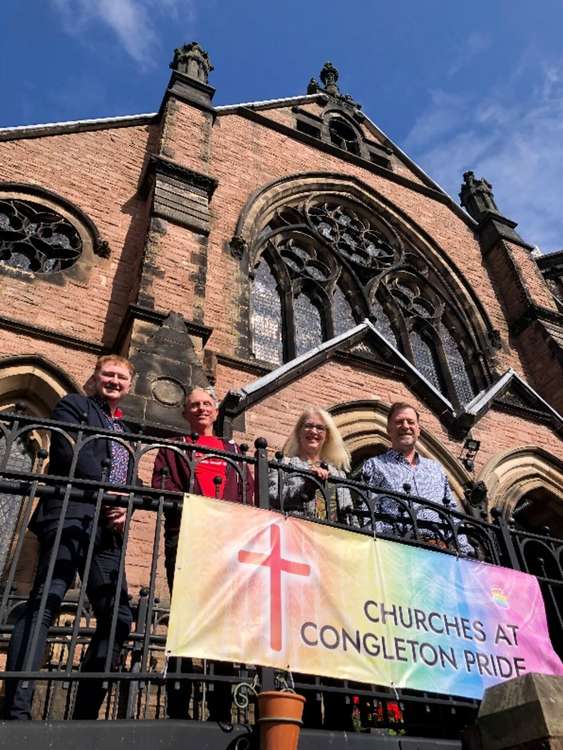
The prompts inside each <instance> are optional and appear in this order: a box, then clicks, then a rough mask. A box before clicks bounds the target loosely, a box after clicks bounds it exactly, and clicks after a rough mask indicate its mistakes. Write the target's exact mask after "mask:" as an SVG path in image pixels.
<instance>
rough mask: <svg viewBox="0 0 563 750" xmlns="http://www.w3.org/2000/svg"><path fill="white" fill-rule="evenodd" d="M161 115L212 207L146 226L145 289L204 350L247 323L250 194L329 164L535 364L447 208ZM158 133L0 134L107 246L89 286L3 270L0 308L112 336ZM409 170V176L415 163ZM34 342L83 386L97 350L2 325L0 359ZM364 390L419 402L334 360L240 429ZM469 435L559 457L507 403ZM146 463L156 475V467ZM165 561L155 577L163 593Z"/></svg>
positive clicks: (283, 429)
mask: <svg viewBox="0 0 563 750" xmlns="http://www.w3.org/2000/svg"><path fill="white" fill-rule="evenodd" d="M165 111H166V116H165V120H164V123H163V126H162V132H161V138H160V142H159V145H158V146H157V145H156V142H157V140H158V138H159V132H160V131H157V130H156V127H157V126H154V131H153V132H152V140H153V142H154V144H155V145H154V146H153V150H160V153H162V154H163V155H164V156H166V157H167V158H170V159H173V160H175V161H176V162H178V163H179V164H181V165H183V166H185V167H188V168H190V169H193V170H195V171H197V172H200V173H203V174H208V175H210V176H212V177H214V178H216V179H217V180H218V187H217V190H216V192H215V194H214V196H213V198H212V201H211V204H210V214H211V231H210V235H209V237H208V238H206V237H205V236H204V235H201V234H195V233H193V232H191V231H190V230H189V229H186V228H181V227H178V226H175V225H173V224H171V223H168V222H162V224H163V226H164V227H165V230H166V231H165V233H163V234H162V233H161V234H157V233H154V234H153V235H151V244H150V247H149V250H148V252H149V253H150V256H151V260H152V262H154V263H155V265H156V267H157V272H156V273H154V274H152V275H151V276H150V277H147V280H146V284H147V286H146V288H144V290H143V291H144V293H145V294H147V295H148V296H149V297H150V296H152V297H153V298H154V306H155V308H156V309H157V310H159V311H163V312H167V311H169V310H175V311H178V312H180V313H182V314H183V315H185V316H186V317H187V318H195V319H202V320H203V322H204V323H205V324H207V325H209V326H212V327H213V335H212V337H211V339H210V340H209V342H208V348H209V349H212V350H214V351H216V352H219V353H222V354H225V355H229V356H232V355H233V354H234V353H235V352H236V348H237V341H238V335H239V334H238V328H239V327H240V325H241V323H243V322H244V321H243V319H242V318H243V316H242V314H241V312H240V310H239V302H240V297H241V293H242V292H243V291H244V289H245V288H247V279H246V278H245V277H244V276H243V273H242V271H241V264H240V261H239V260H237V259H235V258H233V257H232V255H231V254H230V252H229V251H228V247H227V245H228V242H229V240H230V239H231V237H232V236H233V234H234V232H235V227H236V224H237V220H238V218H239V216H240V213H241V211H242V209H243V207H244V206H245V204H246V202H247V201H248V200H249V198H250V196H251V195H252V194H253V193H254V192H255V191H257V190H259V189H260V188H262V187H263V186H264V185H265V184H267V183H269V182H271V181H273V180H277V179H279V178H281V177H284V176H287V175H296V174H303V173H309V172H319V171H326V172H332V173H339V174H341V175H343V176H353V177H356V178H358V179H360V180H362V181H363V182H364V183H365V184H366V185H367V186H369V188H371V189H372V190H373V191H375V192H376V193H378V194H379V195H381V196H382V197H384V198H386V199H387V200H388V201H390V202H391V203H392V204H393V205H394V206H395V207H397V209H400V210H401V211H403V212H404V214H405V215H406V216H407V217H408V219H409V220H410V221H412V222H414V223H416V224H417V225H418V226H420V228H421V229H422V230H423V231H424V232H426V233H428V234H429V235H430V236H431V237H432V238H433V241H434V243H435V245H436V247H437V250H436V252H437V253H438V254H439V255H442V256H443V258H444V263H446V264H448V263H450V261H451V272H452V274H453V275H454V276H455V275H457V271H456V270H455V267H457V268H459V269H461V270H460V272H459V278H460V283H462V282H463V280H464V282H465V283H466V284H467V286H468V287H469V288H470V289H473V290H475V291H476V294H477V295H478V298H479V300H480V302H481V304H482V305H483V307H484V308H485V310H486V311H487V314H488V315H489V317H490V320H491V323H492V326H493V327H494V328H497V329H498V330H499V331H500V334H501V339H502V342H503V349H502V351H501V352H500V353H499V357H498V359H499V367H500V369H501V370H504V369H506V368H508V367H513V368H514V369H515V370H516V371H517V372H520V373H524V374H525V375H526V374H529V373H528V369H529V370H530V372H531V371H532V370H533V369H534V367H535V363H532V362H531V361H530V362H529V364H528V367H525V366H524V364H523V362H522V360H521V358H520V356H519V354H518V352H517V351H516V349H514V348H510V346H509V335H508V325H507V320H506V312H505V309H503V305H502V304H501V302H500V300H499V296H498V292H497V291H496V290H495V284H496V281H495V280H494V278H492V277H491V276H490V275H489V272H488V270H487V269H486V267H485V265H484V263H483V260H482V256H481V249H480V247H479V244H478V242H477V240H476V238H475V235H474V232H473V230H472V229H471V228H470V227H469V226H468V225H467V224H466V223H465V222H464V221H462V219H461V218H459V217H458V216H457V215H456V214H455V213H453V212H452V210H451V208H450V207H449V206H447V205H444V204H443V203H441V202H438V201H436V200H434V199H432V198H430V197H428V196H426V195H423V194H421V193H420V192H417V191H415V190H411V189H409V188H408V187H405V186H403V185H400V184H398V183H397V182H394V181H392V180H389V179H386V178H385V177H383V176H380V175H376V174H374V173H373V172H371V171H369V170H367V169H364V168H362V167H360V166H355V165H351V164H350V163H348V162H345V161H342V160H340V159H339V158H338V157H336V156H335V155H332V154H327V153H322V152H319V151H317V150H316V149H315V148H313V147H312V146H309V145H306V144H304V143H300V142H298V141H294V140H291V139H288V138H287V136H285V135H282V134H281V133H278V132H276V131H274V130H272V129H269V128H266V127H263V126H262V125H258V124H256V123H254V122H251V121H249V120H247V119H245V118H243V117H241V116H239V115H235V114H228V113H224V114H219V116H218V117H217V118H216V119H215V121H214V122H213V120H212V117H211V116H210V115H209V114H208V113H206V112H204V111H201V110H199V109H196V108H193V107H190V106H189V105H187V104H185V103H182V102H172V101H170V102H169V103H168V105H167V107H166V110H165ZM262 114H266V113H265V112H264V111H263V112H262ZM267 116H269V117H272V118H275V119H278V120H280V121H287V120H288V115H287V111H286V112H282V111H281V110H279V109H278V110H276V111H273V112H270V113H269V114H268V115H267ZM150 138H151V132H150V129H149V128H148V127H146V126H137V127H126V128H118V129H116V128H114V129H108V130H97V131H92V132H83V133H75V134H65V135H57V136H49V137H42V138H34V139H24V140H16V141H13V142H4V143H0V179H4V180H10V181H21V182H32V183H34V184H36V185H41V186H43V187H45V188H48V189H49V190H52V191H54V192H56V193H59V194H60V195H61V196H63V197H64V198H67V199H69V200H71V201H73V202H74V203H76V204H77V205H78V206H79V207H80V208H81V209H82V210H83V211H84V212H85V213H86V214H88V216H90V218H91V219H92V220H93V221H94V222H95V224H96V226H97V227H98V229H99V231H100V234H101V236H102V238H103V239H106V240H108V242H109V243H110V246H111V249H112V255H111V257H110V258H109V259H107V260H103V259H99V258H97V259H96V260H95V263H94V266H93V268H92V271H91V274H90V277H89V279H88V281H87V282H85V283H77V282H72V281H68V282H67V283H66V284H65V285H64V286H62V287H54V285H53V284H51V283H49V280H48V278H45V279H40V278H37V277H36V278H35V279H34V280H33V283H26V282H23V281H21V280H20V279H16V278H12V277H9V276H7V275H0V315H1V314H4V315H9V316H10V317H15V318H17V319H19V320H21V321H25V322H34V323H40V324H42V325H45V326H48V327H51V328H54V329H56V330H59V331H61V332H64V333H67V334H71V335H74V336H80V337H84V338H88V339H92V340H94V341H96V342H100V343H101V342H105V343H107V342H108V341H111V340H112V338H113V336H115V333H116V329H117V325H118V323H119V321H120V320H121V317H122V315H123V313H124V311H125V309H126V305H127V303H128V302H129V301H134V300H135V299H136V291H137V279H138V265H137V264H138V262H139V259H140V258H141V257H142V253H143V249H144V245H145V237H146V211H147V204H146V203H145V202H144V201H143V200H141V199H140V198H139V196H138V192H137V191H138V184H139V179H140V175H141V172H142V167H143V164H144V161H145V159H146V156H147V149H148V147H149V140H150ZM401 169H403V168H401ZM404 169H405V172H404V173H405V174H406V173H407V171H408V170H406V168H404ZM512 255H513V259H514V263H515V265H516V266H517V267H518V271H519V272H520V273H521V276H522V277H523V278H524V280H525V282H526V283H527V284H529V286H530V290H531V291H530V294H531V295H532V297H533V299H534V300H535V301H537V302H538V303H539V304H542V305H544V306H549V299H551V298H550V296H549V295H548V294H547V292H546V289H545V288H544V287H545V285H544V284H543V280H542V279H541V277H539V276H538V275H537V273H535V272H534V273H532V272H531V271H530V262H531V261H530V259H529V258H528V256H527V255H526V253H524V252H523V251H521V249H520V248H513V253H512ZM448 259H449V260H448ZM461 274H463V276H462V275H461ZM244 314H246V313H244ZM30 352H40V353H42V354H43V355H44V356H46V357H47V358H49V359H51V360H53V361H55V362H57V363H58V364H59V365H60V366H61V367H62V368H63V369H65V370H66V371H67V372H68V373H69V374H70V375H72V376H73V377H75V378H76V379H77V380H78V381H79V382H82V381H83V380H84V378H85V376H86V375H87V373H88V372H89V370H90V368H91V366H92V364H93V362H94V360H95V356H94V355H92V354H88V353H85V352H81V351H70V350H69V349H67V348H65V347H62V346H60V345H57V344H54V343H50V342H47V341H40V340H38V339H31V338H28V337H26V336H23V335H17V334H15V333H14V334H13V333H6V332H4V333H3V336H2V343H1V344H0V354H1V355H6V354H18V353H22V354H23V353H30ZM542 356H543V355H542ZM542 366H543V365H542ZM254 379H255V376H252V375H250V374H249V373H248V372H246V371H244V370H243V369H242V368H241V369H237V368H235V367H234V366H233V367H227V366H226V365H221V364H220V365H219V366H218V368H217V387H218V391H219V395H224V394H225V393H226V392H227V391H228V390H229V389H230V388H238V387H241V386H242V385H244V384H245V383H249V382H252V381H253V380H254ZM361 398H364V399H371V398H379V399H381V400H383V401H385V402H391V401H393V400H396V399H401V400H402V399H405V400H412V399H411V395H410V393H409V391H408V388H407V387H406V386H405V385H403V384H402V383H399V382H396V381H394V380H390V379H386V378H383V377H380V376H376V375H374V374H373V373H370V372H365V371H359V370H355V369H354V368H353V367H352V366H349V365H343V364H339V363H335V362H332V363H328V364H325V365H323V366H322V367H319V368H317V369H316V370H315V371H314V372H311V373H309V374H308V375H306V376H305V377H303V378H302V380H301V381H300V382H296V383H293V384H291V385H290V386H287V387H286V388H284V389H282V390H280V391H279V392H278V393H276V394H274V395H271V396H270V397H268V398H267V399H265V400H264V401H263V402H261V403H259V404H257V405H255V406H254V407H252V408H251V409H250V410H249V411H248V414H247V416H246V431H245V435H244V436H242V435H238V437H241V438H242V437H244V438H245V439H246V440H247V441H248V442H250V441H251V440H253V439H254V438H255V437H256V436H258V435H263V436H264V437H266V438H267V439H268V442H269V443H270V444H271V445H272V446H276V447H279V446H281V445H282V443H283V442H284V440H285V438H286V437H287V435H288V433H289V431H290V430H291V427H292V426H293V424H294V422H295V420H296V418H297V416H298V414H299V412H300V411H301V409H302V408H303V406H304V405H305V404H308V403H310V402H314V403H318V404H321V405H323V406H334V405H336V404H338V403H342V402H346V401H350V400H352V399H361ZM422 418H423V424H424V426H425V428H426V429H427V430H428V431H429V432H430V433H432V434H433V435H434V436H435V437H436V438H438V439H439V440H441V441H442V442H443V443H444V445H445V446H446V448H447V449H448V450H449V452H450V453H451V454H452V455H454V456H455V455H457V454H458V453H459V444H456V443H455V442H453V441H452V440H451V439H450V437H449V436H448V435H447V433H446V432H445V430H444V428H443V427H442V425H441V424H440V422H439V420H438V419H437V417H436V416H435V415H434V414H432V413H431V412H430V411H429V410H428V409H426V408H424V407H422ZM474 435H475V437H476V438H478V439H480V440H481V441H482V448H481V452H480V453H479V455H478V461H477V472H478V471H479V469H480V468H481V467H482V466H483V465H484V464H485V463H486V462H487V461H488V460H489V459H490V458H491V457H492V456H493V455H495V454H499V453H501V452H503V451H506V450H509V449H511V448H517V447H519V446H522V445H527V444H534V445H538V446H542V447H544V448H545V449H546V450H547V451H548V452H549V453H551V454H553V455H557V456H559V457H562V458H563V450H562V444H561V441H560V440H558V439H557V437H556V436H555V434H554V433H553V432H552V431H551V430H550V429H549V428H548V427H545V426H542V425H537V424H533V423H531V422H529V421H527V420H525V419H519V418H517V417H513V416H509V415H507V414H504V413H501V412H497V411H490V412H489V413H488V414H487V415H486V417H485V418H484V419H483V420H482V421H481V422H480V423H479V424H478V425H477V427H476V428H475V429H474ZM145 472H146V474H147V476H148V474H150V467H147V468H146V470H145ZM131 533H132V537H131V547H130V552H129V557H128V571H129V580H130V584H131V586H132V588H133V589H134V588H135V587H137V586H139V585H142V584H146V583H147V582H148V566H149V565H150V560H149V559H148V557H147V554H146V549H148V548H150V545H151V544H152V535H153V533H154V518H151V517H150V514H143V513H137V514H136V516H135V521H134V525H133V528H132V532H131ZM159 570H160V573H159V576H160V577H159V581H160V584H159V585H161V587H162V590H163V591H164V590H165V587H163V584H162V570H161V569H159Z"/></svg>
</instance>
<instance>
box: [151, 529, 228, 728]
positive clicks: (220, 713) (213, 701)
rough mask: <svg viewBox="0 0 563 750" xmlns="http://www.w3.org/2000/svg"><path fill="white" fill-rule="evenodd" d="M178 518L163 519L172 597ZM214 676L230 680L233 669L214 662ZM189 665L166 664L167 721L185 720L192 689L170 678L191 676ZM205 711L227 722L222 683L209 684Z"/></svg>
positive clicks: (186, 661)
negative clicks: (183, 675)
mask: <svg viewBox="0 0 563 750" xmlns="http://www.w3.org/2000/svg"><path fill="white" fill-rule="evenodd" d="M179 524H180V520H179V517H176V516H174V517H172V518H170V517H167V518H166V520H165V525H164V560H165V566H166V578H167V580H168V588H169V589H170V594H171V595H172V588H173V586H174V569H175V567H176V552H177V550H178V538H179V535H180V530H179ZM213 667H214V672H215V674H216V675H221V676H229V677H230V676H232V675H234V673H235V670H234V667H233V665H232V664H229V663H228V662H214V663H213ZM192 671H193V663H192V660H191V659H180V658H176V657H172V658H171V659H170V661H169V663H168V679H167V680H166V700H167V704H168V710H167V714H168V718H169V719H189V718H190V716H189V713H188V706H189V703H190V698H191V694H192V685H191V682H190V681H189V680H175V679H174V674H178V673H185V672H192ZM207 707H208V709H209V720H210V721H221V722H225V723H230V721H231V686H230V685H229V684H228V683H225V682H215V683H213V689H212V690H210V691H209V692H208V694H207Z"/></svg>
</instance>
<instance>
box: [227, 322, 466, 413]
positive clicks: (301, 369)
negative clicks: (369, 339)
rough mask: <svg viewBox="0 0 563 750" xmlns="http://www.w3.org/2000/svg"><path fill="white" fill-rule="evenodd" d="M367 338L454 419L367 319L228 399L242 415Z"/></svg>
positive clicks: (441, 397) (433, 405) (451, 410)
mask: <svg viewBox="0 0 563 750" xmlns="http://www.w3.org/2000/svg"><path fill="white" fill-rule="evenodd" d="M366 335H369V336H373V337H375V339H376V340H377V342H378V344H379V345H380V347H381V349H383V350H384V351H385V352H387V353H388V356H385V355H384V358H385V359H386V360H387V359H388V360H390V361H391V360H394V361H395V362H396V363H397V364H398V365H399V367H400V368H401V370H402V371H404V372H406V381H407V383H408V384H410V385H418V386H421V389H420V390H421V396H420V397H421V398H422V399H423V400H424V401H425V402H426V403H428V404H429V405H431V408H432V409H433V410H434V411H435V412H436V413H438V414H439V415H440V416H446V417H450V418H452V417H453V416H454V408H453V405H452V404H451V403H450V401H448V399H447V398H446V397H445V396H444V395H443V394H442V393H440V391H439V390H438V389H437V388H435V387H434V386H433V385H432V383H430V381H429V380H427V379H426V378H425V377H424V376H423V375H421V373H420V372H419V371H418V370H417V369H416V367H414V365H412V364H411V362H409V360H408V359H407V358H406V357H405V356H404V355H403V354H401V352H400V351H399V350H398V349H396V348H395V347H394V346H393V345H392V344H391V343H390V342H389V341H387V339H386V338H385V337H384V336H382V335H381V333H380V332H379V331H378V330H377V329H376V328H375V326H374V325H373V323H372V322H371V321H370V320H368V319H367V318H366V319H365V320H364V322H363V323H360V324H359V325H357V326H355V327H354V328H351V329H350V330H349V331H346V332H345V333H342V334H340V335H339V336H335V337H334V338H332V339H329V340H328V341H324V342H323V343H322V344H320V345H319V346H316V347H315V348H314V349H311V350H310V351H308V352H305V353H304V354H302V355H300V356H299V357H296V358H295V359H292V360H291V361H290V362H286V363H285V364H283V365H280V367H277V368H276V369H275V370H272V372H269V373H267V374H266V375H263V376H262V377H260V378H258V379H257V380H255V381H254V382H253V383H250V384H249V385H247V386H243V387H242V388H240V389H239V390H238V391H230V392H229V395H228V398H227V399H226V400H228V401H229V403H230V405H231V410H232V412H233V413H238V414H240V413H242V412H243V411H244V410H245V409H246V408H248V407H249V406H251V405H252V404H255V403H256V402H258V401H260V400H261V399H262V398H265V397H266V396H268V395H269V394H270V393H272V392H274V391H276V390H279V389H280V388H283V387H285V386H286V385H288V384H289V383H291V382H293V381H294V380H296V379H297V378H298V377H300V376H302V375H304V374H305V373H307V372H309V371H310V370H312V369H313V367H315V366H317V365H319V364H321V363H323V362H325V361H327V360H328V359H329V358H330V355H331V354H332V353H333V352H334V353H336V352H337V351H338V350H339V349H340V348H341V347H342V346H343V345H352V344H353V343H358V342H359V341H361V340H362V339H363V338H365V336H366ZM233 406H234V409H233Z"/></svg>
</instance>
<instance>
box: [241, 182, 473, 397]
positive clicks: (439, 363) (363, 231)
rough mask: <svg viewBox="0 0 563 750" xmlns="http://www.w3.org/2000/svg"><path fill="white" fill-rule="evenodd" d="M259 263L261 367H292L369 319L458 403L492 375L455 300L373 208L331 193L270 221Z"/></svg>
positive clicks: (257, 351) (256, 345) (255, 298)
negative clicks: (481, 364) (483, 364)
mask: <svg viewBox="0 0 563 750" xmlns="http://www.w3.org/2000/svg"><path fill="white" fill-rule="evenodd" d="M252 256H253V257H254V259H255V260H254V268H253V277H254V286H253V292H252V314H251V319H252V329H253V337H254V338H253V352H254V355H255V356H256V357H257V358H258V359H260V360H263V361H266V362H269V363H271V364H273V365H277V364H279V363H280V361H281V360H282V359H283V360H285V361H289V360H291V359H293V358H294V357H296V356H299V355H300V354H303V353H305V352H307V351H310V350H311V349H313V348H314V347H315V346H318V345H319V344H320V343H321V342H322V341H326V340H327V339H330V338H332V337H333V336H336V335H339V334H341V333H344V332H345V331H347V330H349V329H351V328H353V327H354V325H356V324H357V323H360V322H361V321H362V320H364V319H365V318H366V317H370V319H371V320H372V321H373V322H374V325H375V327H376V328H377V330H378V331H379V332H380V333H381V335H382V336H383V337H384V338H385V339H386V340H387V341H388V342H389V343H390V344H391V345H392V346H394V347H395V348H396V349H398V350H399V351H400V352H401V353H402V354H403V355H404V356H405V357H406V358H407V359H408V360H410V361H411V362H412V363H413V365H414V366H415V367H416V368H417V370H418V371H419V372H420V374H421V375H422V376H423V377H424V378H425V379H426V380H427V381H428V382H429V383H431V384H432V385H433V386H434V387H435V388H436V389H437V390H439V391H440V392H442V393H443V394H444V395H446V397H447V398H448V399H449V400H450V401H451V402H452V403H454V404H460V403H461V404H463V403H467V402H468V401H470V400H471V398H473V396H474V394H475V392H476V387H475V384H476V383H479V382H482V380H483V377H484V374H483V372H482V371H481V370H480V369H479V365H478V364H476V359H477V358H476V357H475V356H473V354H472V353H473V352H475V351H476V349H477V347H476V345H475V344H474V340H473V337H472V335H471V333H470V325H469V323H468V320H467V318H466V317H464V313H463V311H462V310H461V309H460V307H459V304H458V303H457V300H456V295H455V294H454V293H452V291H451V290H450V289H449V288H448V287H447V285H446V284H445V283H444V282H443V280H442V279H441V276H440V273H439V271H438V270H436V269H435V268H434V267H433V266H432V265H431V263H430V262H428V260H427V259H426V258H425V257H424V256H423V254H422V252H421V251H420V250H418V249H417V248H416V247H415V246H414V245H413V244H412V242H411V241H410V240H409V239H407V238H406V237H405V236H404V235H403V233H402V230H401V229H400V228H397V227H396V226H395V225H391V224H390V223H389V222H388V221H386V220H385V219H384V218H383V217H381V216H379V215H378V216H375V215H374V214H373V211H370V210H369V209H368V208H367V207H366V206H363V205H361V204H359V203H356V202H355V201H352V200H343V198H342V196H339V195H336V194H326V193H325V194H316V195H315V194H313V195H310V196H309V197H308V198H306V199H305V200H303V199H302V200H301V201H297V200H295V201H294V202H293V203H291V204H289V205H285V206H283V207H282V208H280V209H278V210H277V211H276V212H275V213H274V214H273V216H271V218H270V220H269V222H268V224H267V225H266V226H265V227H264V228H263V229H262V231H261V233H260V235H259V240H258V244H257V246H256V247H255V248H254V249H253V252H252ZM282 332H283V336H282ZM282 339H283V342H282ZM282 352H283V354H282Z"/></svg>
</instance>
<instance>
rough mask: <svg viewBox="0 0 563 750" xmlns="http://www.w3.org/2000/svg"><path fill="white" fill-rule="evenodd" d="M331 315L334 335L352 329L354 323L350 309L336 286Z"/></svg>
mask: <svg viewBox="0 0 563 750" xmlns="http://www.w3.org/2000/svg"><path fill="white" fill-rule="evenodd" d="M332 314H333V319H334V335H335V336H338V335H339V334H341V333H346V331H349V330H350V328H354V326H355V325H356V321H355V320H354V316H353V315H352V308H351V307H350V305H349V304H348V302H347V301H346V297H345V296H344V292H343V291H342V289H341V288H340V287H339V286H337V287H336V289H335V290H334V296H333V298H332Z"/></svg>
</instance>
